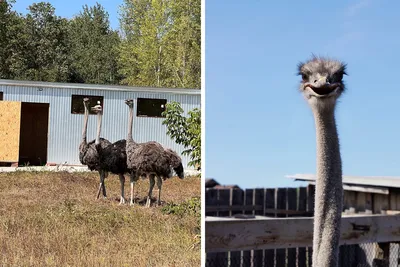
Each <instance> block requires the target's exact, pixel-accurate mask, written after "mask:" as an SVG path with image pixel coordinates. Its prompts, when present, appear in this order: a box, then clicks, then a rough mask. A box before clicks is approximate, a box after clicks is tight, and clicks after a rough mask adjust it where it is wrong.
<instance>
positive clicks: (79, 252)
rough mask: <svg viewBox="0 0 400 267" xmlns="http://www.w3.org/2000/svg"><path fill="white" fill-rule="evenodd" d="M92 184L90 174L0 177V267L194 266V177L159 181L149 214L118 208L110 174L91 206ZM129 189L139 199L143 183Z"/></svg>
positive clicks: (116, 187) (197, 251)
mask: <svg viewBox="0 0 400 267" xmlns="http://www.w3.org/2000/svg"><path fill="white" fill-rule="evenodd" d="M126 178H127V182H126V184H125V188H126V195H125V197H126V198H127V199H129V198H128V194H129V182H128V181H129V179H128V177H126ZM98 179H99V178H98V174H97V173H95V172H92V173H67V172H60V173H56V172H15V173H0V255H1V257H0V266H200V236H199V235H200V201H199V198H200V191H201V190H200V179H199V178H198V177H188V178H185V179H184V180H180V179H178V178H176V177H175V178H172V179H169V180H167V181H165V182H164V184H163V190H162V196H161V199H162V200H163V201H165V203H163V205H162V206H160V207H157V206H155V203H153V204H152V207H151V208H145V207H144V206H143V204H136V205H135V206H134V207H131V206H129V205H122V206H119V205H118V203H119V202H118V201H119V190H120V189H119V188H120V186H119V179H118V177H117V176H114V175H110V176H109V177H108V178H107V179H106V187H107V196H108V198H107V199H99V200H95V195H96V192H97V188H98ZM156 189H157V187H155V190H153V196H156V195H157V194H158V190H156ZM135 190H136V197H140V198H142V199H144V198H145V196H146V194H147V191H148V180H141V181H139V182H138V183H137V186H136V189H135Z"/></svg>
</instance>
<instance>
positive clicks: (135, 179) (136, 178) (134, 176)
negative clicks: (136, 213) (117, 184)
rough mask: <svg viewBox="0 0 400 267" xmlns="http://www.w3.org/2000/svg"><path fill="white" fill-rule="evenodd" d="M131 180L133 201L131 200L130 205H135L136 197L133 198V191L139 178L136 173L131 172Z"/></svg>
mask: <svg viewBox="0 0 400 267" xmlns="http://www.w3.org/2000/svg"><path fill="white" fill-rule="evenodd" d="M130 180H131V201H130V205H131V206H133V205H135V199H134V198H133V191H134V187H135V183H136V181H137V180H138V177H136V175H135V174H134V173H131V174H130Z"/></svg>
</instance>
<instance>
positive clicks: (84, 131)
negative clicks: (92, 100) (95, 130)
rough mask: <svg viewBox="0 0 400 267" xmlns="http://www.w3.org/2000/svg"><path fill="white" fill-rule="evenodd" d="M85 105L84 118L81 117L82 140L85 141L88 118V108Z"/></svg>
mask: <svg viewBox="0 0 400 267" xmlns="http://www.w3.org/2000/svg"><path fill="white" fill-rule="evenodd" d="M84 106H85V115H84V119H83V130H82V142H85V143H86V141H87V137H86V135H87V125H88V118H89V110H88V107H87V106H86V105H84Z"/></svg>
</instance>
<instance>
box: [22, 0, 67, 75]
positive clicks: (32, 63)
mask: <svg viewBox="0 0 400 267" xmlns="http://www.w3.org/2000/svg"><path fill="white" fill-rule="evenodd" d="M28 9H29V13H28V14H27V15H26V18H25V19H24V29H23V32H22V33H21V40H22V41H20V43H21V44H22V45H23V46H24V47H25V49H24V51H23V52H21V53H22V54H23V59H24V60H23V61H24V62H23V64H21V66H19V67H20V68H21V69H23V70H24V71H23V72H20V73H18V74H17V77H15V78H17V79H18V78H19V79H28V80H37V81H55V82H61V81H67V80H68V77H69V63H70V62H69V57H68V52H69V51H68V38H67V20H66V19H64V18H61V17H58V16H56V15H55V9H54V7H53V6H52V5H51V4H50V3H45V2H40V3H34V4H32V5H31V6H29V8H28Z"/></svg>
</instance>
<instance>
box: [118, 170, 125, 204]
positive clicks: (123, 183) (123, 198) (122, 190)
mask: <svg viewBox="0 0 400 267" xmlns="http://www.w3.org/2000/svg"><path fill="white" fill-rule="evenodd" d="M119 181H120V183H121V200H120V201H119V204H120V205H121V204H125V197H124V195H125V193H124V187H125V176H124V175H123V174H120V175H119Z"/></svg>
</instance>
